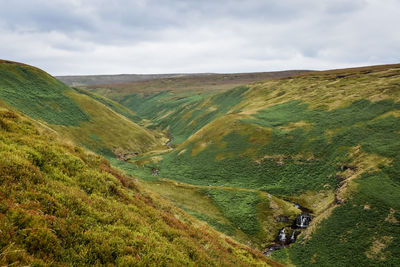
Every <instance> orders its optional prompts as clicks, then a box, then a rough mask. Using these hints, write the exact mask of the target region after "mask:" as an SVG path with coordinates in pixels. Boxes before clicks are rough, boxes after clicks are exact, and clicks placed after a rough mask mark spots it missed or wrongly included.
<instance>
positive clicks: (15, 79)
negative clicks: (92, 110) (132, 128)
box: [0, 61, 90, 126]
mask: <svg viewBox="0 0 400 267" xmlns="http://www.w3.org/2000/svg"><path fill="white" fill-rule="evenodd" d="M69 90H70V89H69V87H68V86H66V85H65V84H63V83H61V82H59V81H58V80H57V79H55V78H53V77H52V76H50V75H48V74H47V73H45V72H43V71H41V70H39V69H36V68H34V67H31V66H27V65H23V64H18V63H13V62H8V61H1V62H0V98H2V99H3V100H4V101H6V102H7V103H8V104H9V105H11V106H13V107H14V108H16V109H18V110H20V111H22V112H24V113H25V114H27V115H29V116H31V117H32V118H35V119H42V120H44V121H45V122H47V123H51V124H57V125H66V126H77V125H79V123H80V122H83V121H88V120H89V119H90V116H89V115H88V114H87V113H86V112H85V111H84V110H83V109H82V108H80V107H79V106H78V105H77V104H76V103H75V102H74V101H73V100H72V99H71V98H70V97H68V96H67V95H66V94H65V92H67V91H69Z"/></svg>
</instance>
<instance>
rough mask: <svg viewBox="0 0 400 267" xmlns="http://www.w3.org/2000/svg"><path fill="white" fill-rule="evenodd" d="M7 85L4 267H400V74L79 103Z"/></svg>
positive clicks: (285, 76)
mask: <svg viewBox="0 0 400 267" xmlns="http://www.w3.org/2000/svg"><path fill="white" fill-rule="evenodd" d="M0 78H1V79H0V98H1V100H2V101H4V103H2V104H1V106H2V107H3V110H2V113H1V114H2V115H1V120H0V126H1V130H2V132H1V133H2V136H1V139H0V141H1V142H2V146H1V149H2V150H1V152H2V153H4V156H2V157H1V160H2V161H1V164H2V165H1V166H2V168H1V171H2V172H3V173H2V176H1V177H2V179H3V181H4V182H3V183H2V203H4V204H2V205H3V206H2V210H1V212H2V217H1V218H2V220H3V221H2V223H1V224H0V226H1V227H4V229H3V230H2V231H1V232H0V233H2V234H4V233H8V235H7V236H6V237H5V239H4V240H7V241H6V242H5V243H3V245H2V246H3V251H6V252H5V253H3V254H1V255H8V251H18V250H22V251H23V254H22V256H21V258H12V257H14V256H10V257H11V258H10V259H11V260H10V259H9V258H8V256H2V258H0V259H1V260H3V261H4V262H5V263H11V262H15V261H17V260H18V261H20V262H22V263H25V262H27V263H33V262H34V263H36V262H38V263H42V261H44V262H45V263H49V262H52V261H53V260H55V261H56V262H59V263H65V262H72V263H75V264H106V263H114V264H123V263H124V264H127V265H129V264H140V262H137V261H138V260H140V261H141V263H142V264H144V265H145V264H146V263H150V262H151V261H155V262H157V263H158V264H160V265H168V264H170V265H176V264H178V265H182V264H188V265H191V264H194V265H202V266H203V265H228V266H229V265H257V264H271V265H273V264H276V263H275V262H274V261H277V262H280V263H282V264H285V265H289V266H293V265H294V266H309V265H317V266H381V265H388V266H395V265H396V264H397V263H398V262H399V260H400V249H399V247H398V246H397V244H398V243H399V241H400V240H399V239H400V231H399V220H400V206H399V203H400V180H399V177H400V165H399V164H400V163H399V162H400V154H399V153H400V152H399V151H400V138H399V137H400V136H399V135H400V65H382V66H370V67H363V68H353V69H342V70H331V71H320V72H302V71H295V72H277V73H272V74H271V73H269V74H268V73H255V74H231V75H225V74H221V75H216V74H212V75H211V74H210V75H197V76H196V75H195V76H183V77H170V78H157V79H152V80H146V81H135V82H126V83H110V84H106V85H104V84H103V85H102V84H97V85H96V84H94V85H90V86H85V87H82V88H71V87H68V86H66V85H64V84H62V83H60V82H59V81H57V80H56V79H54V78H53V77H51V76H50V75H48V74H46V73H44V72H42V71H40V70H38V69H36V68H33V67H30V66H27V65H23V64H19V63H13V62H6V61H2V62H1V64H0ZM17 110H18V111H19V112H22V113H23V114H25V115H23V114H22V113H18V112H17ZM28 116H29V117H28ZM66 143H68V144H66ZM35 144H36V145H35ZM77 145H81V146H84V147H86V148H87V149H90V150H91V151H93V152H95V153H98V154H101V155H103V156H105V157H106V158H107V159H108V160H109V162H110V163H111V165H110V163H108V161H107V160H105V159H104V158H102V157H101V156H96V155H94V154H90V153H87V152H86V151H85V150H84V149H82V148H79V147H77ZM12 155H15V156H12ZM112 166H113V167H112ZM115 167H117V168H120V169H122V170H123V171H124V173H125V174H122V173H120V171H118V170H116V169H114V168H115ZM128 176H131V177H135V178H136V177H137V179H138V180H137V181H133V180H132V179H130V178H129V177H128ZM3 177H5V178H3ZM9 188H15V189H13V190H7V189H9ZM21 188H22V189H23V190H21ZM42 195H45V196H43V197H41V196H42ZM49 196H51V197H49ZM77 196H78V197H77ZM42 199H45V200H42ZM48 199H51V201H53V202H54V203H55V204H47V203H49V201H50V200H48ZM71 199H75V200H76V201H72V200H71ZM149 199H151V200H149ZM51 201H50V202H51ZM53 202H51V203H53ZM78 202H79V203H78ZM15 203H16V204H15ZM171 204H173V205H174V206H172V205H171ZM48 206H50V207H55V209H56V210H57V211H56V212H55V211H53V210H51V211H48V210H46V208H47V207H48ZM35 207H37V209H35ZM100 207H108V209H107V212H106V213H104V212H102V209H101V208H100ZM19 209H21V210H19ZM16 210H18V211H16ZM8 212H9V213H8ZM65 212H67V214H68V215H67V216H66V217H63V216H65ZM68 212H69V213H68ZM20 213H21V214H22V215H18V214H20ZM16 214H17V215H16ZM27 214H29V216H32V218H31V217H29V218H31V219H26V216H28V215H27ZM18 216H21V217H18ZM35 216H36V217H35ZM53 217H55V218H53ZM193 217H196V218H197V219H194V218H193ZM78 218H81V219H78ZM304 218H305V220H303V219H304ZM50 219H54V220H59V221H60V223H61V225H72V226H73V227H77V228H73V229H71V233H74V234H73V235H69V234H65V233H64V232H63V231H67V232H68V233H69V230H65V229H69V228H62V227H61V230H59V229H58V228H57V229H54V228H53V226H52V224H51V223H50V222H51V220H50ZM67 219H70V220H72V224H71V223H70V222H71V221H68V220H67ZM198 219H199V220H201V221H203V222H207V224H204V223H200V222H199V221H198ZM299 220H300V221H299ZM19 222H23V223H22V225H19ZM25 222H28V223H27V224H25ZM308 223H309V224H308ZM165 224H166V225H168V226H166V225H165ZM32 225H33V226H32ZM182 225H185V226H182ZM186 225H187V226H186ZM208 225H210V226H212V227H213V228H214V229H216V230H218V231H219V232H222V233H224V234H226V235H227V236H230V237H232V238H233V240H235V241H233V240H231V239H229V238H227V237H226V236H224V235H223V234H220V233H218V232H217V231H215V230H212V229H210V228H209V227H208ZM72 226H71V227H72ZM130 226H132V228H130ZM200 226H201V227H203V228H201V229H202V230H201V231H200V230H199V227H200ZM7 227H9V228H7ZM191 227H193V228H191ZM42 228H43V229H42ZM76 229H78V230H76ZM79 229H81V230H82V229H84V231H83V233H82V231H80V230H79ZM203 230H204V231H203ZM288 231H290V233H291V236H290V242H289V241H286V240H287V239H289V237H285V232H286V233H288ZM78 233H79V234H78ZM194 233H197V235H195V234H194ZM31 235H32V237H31V238H28V237H29V236H31ZM144 237H145V238H144ZM75 238H76V239H75ZM127 238H128V239H129V240H128V239H127ZM284 238H285V239H284ZM42 239H44V240H48V241H49V242H43V243H41V242H39V241H40V240H42ZM1 240H3V239H1ZM30 240H33V241H30ZM82 240H86V241H85V242H83V241H82ZM130 240H135V242H136V241H137V242H138V243H134V244H131V243H130V242H131V241H130ZM210 240H213V241H210ZM168 241H169V242H171V244H170V245H167V243H168ZM236 241H239V242H240V243H242V244H244V245H247V247H245V246H242V245H238V244H237V243H235V242H236ZM82 242H83V244H85V246H86V245H87V247H85V248H83V249H82V250H80V249H79V248H78V247H79V245H78V244H81V243H82ZM210 242H211V243H210ZM48 243H50V244H52V245H48ZM103 243H104V244H106V245H104V246H100V245H99V244H103ZM10 244H11V245H12V246H11V247H9V248H8V247H7V246H10ZM37 244H39V246H40V247H37V246H36V245H37ZM57 244H58V245H57ZM168 244H169V243H168ZM13 246H15V247H13ZM248 247H251V248H252V249H250V248H248ZM53 248H54V249H53ZM114 248H115V250H114ZM153 248H154V249H155V250H154V251H153ZM253 249H256V250H258V251H259V252H264V254H266V255H268V256H269V257H270V259H272V260H274V261H271V260H266V258H265V257H263V256H262V255H260V254H258V253H257V252H255V251H254V250H253ZM78 250H79V251H83V252H82V253H84V254H78V255H75V253H74V252H75V251H78ZM350 252H351V255H350ZM110 255H112V257H111V258H110ZM132 255H134V256H132ZM167 255H173V256H171V257H169V256H167Z"/></svg>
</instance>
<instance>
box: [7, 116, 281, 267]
mask: <svg viewBox="0 0 400 267" xmlns="http://www.w3.org/2000/svg"><path fill="white" fill-rule="evenodd" d="M35 125H36V123H34V122H32V121H31V120H29V119H26V118H24V117H23V116H21V115H18V114H16V113H14V112H10V111H8V110H6V109H2V110H1V111H0V263H1V264H2V265H35V266H43V265H79V266H82V265H121V266H132V265H139V266H149V265H152V266H177V265H179V266H183V265H189V266H194V265H198V266H232V265H242V266H251V265H254V266H259V265H266V264H267V263H268V262H269V263H271V264H274V263H273V262H272V261H269V260H267V259H265V258H264V257H263V256H262V255H261V254H259V253H257V252H255V251H252V250H251V249H248V248H246V247H244V246H242V245H239V244H237V243H235V242H233V241H232V240H230V239H229V238H227V237H223V236H221V235H220V234H219V233H217V232H216V231H214V230H212V229H211V228H209V227H208V226H206V225H204V224H201V223H199V222H198V221H196V220H194V219H193V218H192V217H190V216H187V215H186V214H185V213H183V212H182V211H181V210H179V209H177V208H174V207H172V206H171V205H170V204H168V203H167V202H165V201H164V200H162V199H160V198H158V197H157V196H156V195H154V194H152V193H146V192H145V190H144V189H143V188H142V187H141V186H140V185H139V184H137V183H135V182H133V180H132V179H131V178H129V177H126V176H124V175H122V174H121V173H120V172H119V171H118V170H116V169H114V168H112V167H111V166H110V164H109V162H108V161H106V160H105V159H104V158H102V157H100V156H97V155H94V154H92V153H88V152H86V151H85V150H84V149H82V148H80V147H77V146H74V145H68V144H65V143H61V142H60V141H58V139H57V138H56V137H55V136H54V135H53V134H52V133H50V132H48V131H46V130H45V129H43V128H37V126H35Z"/></svg>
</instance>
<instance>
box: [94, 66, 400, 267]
mask: <svg viewBox="0 0 400 267" xmlns="http://www.w3.org/2000/svg"><path fill="white" fill-rule="evenodd" d="M238 90H240V89H234V90H232V91H225V92H222V93H214V94H213V95H208V96H206V95H204V93H201V94H199V95H198V96H197V98H198V99H200V102H196V104H195V105H189V106H187V109H186V110H185V111H184V112H183V113H180V114H179V113H175V114H174V116H171V117H168V113H165V108H164V107H165V105H167V104H168V102H167V104H165V105H164V106H163V105H154V104H152V105H150V106H151V107H150V106H149V107H148V110H149V111H148V112H149V114H150V112H151V110H153V114H157V115H156V116H158V117H159V118H160V121H161V120H162V118H161V117H163V116H164V117H163V118H165V120H162V123H163V124H161V123H160V124H159V125H163V128H168V126H169V125H170V128H174V127H173V125H176V124H175V122H176V121H179V119H180V118H182V119H183V120H184V121H185V125H195V123H196V119H197V118H198V117H190V116H189V118H188V119H187V117H185V114H190V113H191V112H193V110H196V107H199V106H201V105H202V104H204V103H207V101H208V100H209V99H211V98H214V99H215V98H218V97H219V96H220V97H221V99H225V98H224V96H228V95H230V94H232V95H235V92H238ZM99 92H100V91H99ZM117 92H118V91H117ZM184 93H185V92H178V93H175V96H176V97H177V99H180V97H181V96H182V94H184ZM108 94H109V95H112V94H111V93H108ZM164 94H165V93H164ZM191 94H192V95H193V93H191ZM159 96H160V94H158V95H152V96H147V98H148V99H150V98H151V97H154V98H156V97H159ZM114 97H115V99H117V100H118V98H117V96H114ZM129 97H131V96H129V95H125V96H123V97H121V98H119V100H120V101H121V103H122V104H125V105H126V106H127V107H130V108H131V109H132V110H134V108H133V106H134V105H130V104H129V102H124V100H126V99H128V98H129ZM135 97H136V99H137V96H132V98H135ZM173 97H174V93H169V95H168V98H173ZM184 100H185V98H182V100H180V101H184ZM399 101H400V65H385V66H374V67H365V68H356V69H345V70H335V71H326V72H314V73H307V74H301V75H297V76H293V77H289V78H283V79H275V80H269V81H266V82H259V83H254V84H251V85H250V86H248V88H246V89H245V90H243V91H240V93H238V94H237V95H235V97H234V99H233V100H231V101H229V103H227V104H226V106H224V112H223V113H222V114H218V115H217V116H213V117H212V118H210V120H204V123H202V124H201V127H199V128H195V127H193V128H191V129H189V128H187V129H188V130H185V131H186V135H185V134H184V135H178V136H182V137H183V138H181V140H179V142H177V144H179V143H181V144H180V145H179V146H178V147H177V148H176V149H174V150H172V151H170V152H169V153H164V154H154V155H149V156H148V157H147V158H144V157H137V158H135V157H134V158H132V159H131V163H133V164H136V165H137V166H145V167H146V166H148V167H151V168H153V169H157V170H159V172H158V175H159V177H160V181H158V182H156V183H157V184H160V185H161V186H165V187H168V186H170V184H171V183H173V182H170V181H177V182H179V184H177V186H176V187H187V188H191V189H190V190H193V191H194V192H193V195H194V194H201V193H203V196H204V197H205V198H208V199H209V200H210V201H211V202H212V203H214V204H215V205H216V206H217V207H218V208H219V210H220V211H221V212H222V214H223V215H224V217H225V219H227V220H228V221H229V223H225V224H224V225H222V226H221V223H223V221H222V220H218V221H216V220H215V218H217V217H214V218H213V219H210V213H209V212H208V211H205V209H202V208H201V207H196V206H194V205H191V206H190V207H191V208H192V210H191V212H192V213H193V214H194V215H196V216H197V217H199V218H202V219H203V220H206V221H209V222H210V223H211V224H212V225H214V226H215V227H216V228H218V227H219V228H220V229H221V230H224V231H225V232H226V233H228V234H231V235H232V236H235V237H236V238H239V239H240V236H239V235H238V232H237V231H238V229H239V230H242V231H241V232H244V233H245V234H247V238H248V239H249V240H251V241H252V242H253V244H252V245H255V246H257V244H254V242H256V243H257V242H258V245H263V244H264V243H263V242H262V241H260V240H262V238H264V240H266V241H267V242H273V240H274V239H275V237H276V235H277V233H278V232H277V231H276V229H279V228H278V227H281V225H282V219H281V218H282V217H281V215H284V216H287V217H288V218H289V221H288V222H287V223H286V224H287V225H290V224H291V223H292V221H291V218H292V217H291V216H293V215H291V214H293V213H290V211H285V212H283V213H282V214H281V215H279V214H276V213H275V214H274V213H273V212H274V211H276V210H282V209H284V205H282V206H277V205H274V203H271V201H268V199H267V197H265V196H266V195H267V194H270V196H272V198H274V200H275V199H279V198H280V199H286V200H290V201H294V202H296V203H298V204H301V205H302V206H304V207H306V208H308V209H309V210H310V211H311V214H312V216H313V221H312V222H311V225H310V227H309V228H308V229H307V230H306V231H303V232H302V233H301V234H299V235H298V236H297V238H298V241H297V242H296V243H295V244H293V245H291V246H290V248H289V249H287V250H281V251H278V252H275V253H274V254H273V257H274V258H275V259H278V260H280V261H283V262H285V263H288V264H295V265H300V266H308V265H310V264H316V265H322V266H355V265H364V266H367V265H382V264H389V265H395V263H396V262H398V261H399V259H400V251H399V249H398V247H397V246H396V244H397V243H398V242H399V239H400V232H399V231H398V230H399V227H398V221H399V219H400V213H399V211H400V206H399V204H398V203H400V182H399V179H398V178H399V176H400V173H399V171H400V167H399V159H400V154H399V151H400V149H399V148H400V141H399V140H400V138H399V137H400V136H399V134H400V102H399ZM148 103H151V102H150V101H149V102H148ZM215 103H219V101H216V102H215ZM215 103H214V104H215ZM196 105H198V106H196ZM183 107H184V105H183ZM152 108H153V109H152ZM171 110H174V108H171ZM205 110H207V109H203V110H202V111H200V114H207V113H208V111H205ZM214 110H218V107H217V108H216V109H214ZM166 114H167V115H166ZM171 114H173V113H171ZM176 116H181V117H178V118H177V117H176ZM186 119H187V120H186ZM192 122H193V123H192ZM184 127H188V126H184ZM175 128H176V129H178V128H179V127H175ZM190 130H193V132H190ZM178 134H179V133H178ZM186 137H188V138H187V140H186V141H183V142H181V141H182V139H184V138H186ZM132 170H133V171H134V172H136V173H138V174H140V175H141V176H142V177H143V178H144V179H150V177H149V175H146V174H145V173H144V172H141V171H140V168H138V169H134V168H133V169H132ZM153 183H154V182H153ZM175 183H176V182H175ZM164 184H167V185H164ZM193 188H196V190H194V189H193ZM188 190H189V189H188ZM232 190H233V191H236V192H247V193H246V194H239V193H232ZM159 191H160V192H162V191H163V190H162V189H159ZM164 195H165V196H166V197H170V198H172V199H175V200H176V202H175V203H178V200H179V198H178V197H177V196H169V195H168V194H167V193H165V192H164ZM263 196H264V197H263ZM275 197H278V198H275ZM188 198H189V197H188ZM265 200H266V201H265ZM178 205H179V204H178ZM186 207H188V206H186ZM262 211H266V213H264V214H263V213H262ZM266 217H267V218H270V221H269V223H270V224H269V225H268V224H266V223H265V222H268V220H267V219H266ZM246 218H251V219H250V220H249V221H248V220H246ZM284 220H287V219H284ZM227 225H230V226H231V227H234V228H235V229H234V230H233V231H231V230H229V229H227V228H226V227H225V226H227ZM224 227H225V228H224ZM271 228H272V229H273V230H274V231H275V233H271V232H269V231H268V230H269V229H271ZM264 242H265V241H264ZM350 250H351V251H352V256H351V257H350V256H349V254H348V252H349V251H350Z"/></svg>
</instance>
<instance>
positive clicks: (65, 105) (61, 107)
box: [0, 61, 164, 156]
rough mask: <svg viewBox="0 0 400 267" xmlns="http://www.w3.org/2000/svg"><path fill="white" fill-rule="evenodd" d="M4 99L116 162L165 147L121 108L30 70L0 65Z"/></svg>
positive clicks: (24, 67)
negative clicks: (123, 156) (116, 158)
mask: <svg viewBox="0 0 400 267" xmlns="http://www.w3.org/2000/svg"><path fill="white" fill-rule="evenodd" d="M0 99H2V100H3V101H5V102H6V103H8V104H9V105H11V106H13V107H14V108H16V109H18V110H20V111H22V112H23V113H25V114H27V115H29V116H31V117H32V118H34V119H37V120H40V121H43V122H44V123H46V124H48V126H49V127H50V128H52V129H54V130H56V131H57V132H58V133H59V134H60V135H62V136H64V137H66V138H68V139H72V140H73V141H75V142H76V143H78V144H81V145H84V146H86V147H88V148H90V149H92V150H93V151H96V152H102V153H103V154H107V155H110V156H111V155H114V154H124V153H143V152H145V151H148V150H150V149H154V148H155V147H157V146H159V145H161V143H162V142H164V141H162V140H161V139H160V136H155V134H154V133H152V132H150V131H148V130H147V129H144V128H142V127H140V126H139V125H137V124H136V123H135V122H134V120H135V119H136V120H137V117H136V116H135V115H134V114H133V113H132V112H127V111H126V110H124V109H123V108H122V107H120V106H118V104H117V103H113V102H112V101H111V100H107V101H106V100H103V101H102V99H95V98H92V97H89V96H88V95H87V94H83V93H82V92H81V91H79V90H74V89H72V88H70V87H68V86H66V85H65V84H63V83H61V82H59V81H58V80H56V79H55V78H53V77H51V76H50V75H48V74H47V73H45V72H43V71H41V70H39V69H37V68H34V67H31V66H28V65H24V64H20V63H15V62H9V61H0ZM125 116H128V117H125Z"/></svg>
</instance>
